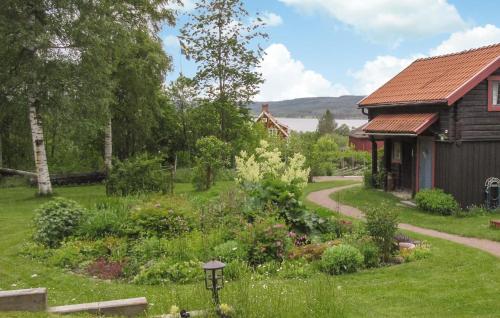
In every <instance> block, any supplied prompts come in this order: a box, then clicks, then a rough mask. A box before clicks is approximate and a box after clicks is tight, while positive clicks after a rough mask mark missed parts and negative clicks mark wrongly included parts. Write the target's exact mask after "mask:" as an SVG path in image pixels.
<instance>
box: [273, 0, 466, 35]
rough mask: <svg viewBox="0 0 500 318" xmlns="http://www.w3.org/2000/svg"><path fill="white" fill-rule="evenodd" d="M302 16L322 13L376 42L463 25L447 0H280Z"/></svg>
mask: <svg viewBox="0 0 500 318" xmlns="http://www.w3.org/2000/svg"><path fill="white" fill-rule="evenodd" d="M280 1H281V2H283V3H285V4H287V5H290V6H293V7H295V8H297V9H299V10H303V11H304V12H305V13H312V12H316V11H317V12H325V13H327V14H329V15H330V16H332V17H334V18H335V19H337V20H339V21H341V22H343V23H345V24H347V25H349V26H351V27H353V28H354V29H355V30H357V31H359V32H361V33H363V34H366V35H368V37H369V38H371V39H373V40H375V41H383V42H388V41H391V42H392V44H393V45H394V44H397V43H399V42H400V41H402V40H404V39H405V38H409V37H414V36H429V35H435V34H439V33H446V32H453V31H456V30H459V29H462V28H464V27H465V26H466V23H465V22H464V21H463V19H462V17H461V16H460V14H459V13H458V11H457V9H456V8H455V6H453V5H451V4H449V3H448V2H447V1H446V0H369V1H367V0H349V1H345V0H280Z"/></svg>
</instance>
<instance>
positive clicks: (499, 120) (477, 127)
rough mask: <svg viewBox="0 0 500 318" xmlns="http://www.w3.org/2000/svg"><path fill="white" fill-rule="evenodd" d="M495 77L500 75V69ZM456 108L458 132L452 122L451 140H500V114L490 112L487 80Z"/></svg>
mask: <svg viewBox="0 0 500 318" xmlns="http://www.w3.org/2000/svg"><path fill="white" fill-rule="evenodd" d="M493 75H500V69H499V70H497V71H496V72H495V73H494V74H493ZM455 107H456V110H453V111H456V115H455V116H456V130H455V129H453V122H452V123H451V124H452V125H451V128H452V129H450V139H451V140H455V139H456V140H464V141H465V140H467V141H469V140H470V141H473V140H500V112H491V111H488V81H487V80H484V81H482V82H481V83H480V84H479V85H477V86H476V87H474V88H473V89H472V90H471V91H469V92H468V93H467V94H465V95H464V97H462V98H461V99H460V100H459V101H458V102H457V104H456V106H455ZM453 111H452V112H451V116H452V117H451V118H452V119H454V117H453ZM453 121H454V120H453Z"/></svg>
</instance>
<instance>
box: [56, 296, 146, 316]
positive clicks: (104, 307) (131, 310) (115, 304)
mask: <svg viewBox="0 0 500 318" xmlns="http://www.w3.org/2000/svg"><path fill="white" fill-rule="evenodd" d="M147 308H148V301H147V300H146V297H139V298H129V299H119V300H111V301H101V302H96V303H87V304H76V305H66V306H57V307H51V308H49V310H48V311H49V312H50V313H55V314H62V315H63V314H74V313H91V314H96V315H103V316H126V317H134V316H137V315H140V314H143V313H144V312H145V311H146V310H147Z"/></svg>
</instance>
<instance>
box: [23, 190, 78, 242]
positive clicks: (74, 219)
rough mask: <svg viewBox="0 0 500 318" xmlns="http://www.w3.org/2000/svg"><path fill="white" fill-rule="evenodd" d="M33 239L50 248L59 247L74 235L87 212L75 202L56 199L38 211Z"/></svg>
mask: <svg viewBox="0 0 500 318" xmlns="http://www.w3.org/2000/svg"><path fill="white" fill-rule="evenodd" d="M35 212H36V215H35V219H34V226H35V232H34V234H33V239H34V240H35V241H36V242H38V243H41V244H43V245H45V246H48V247H57V246H59V244H60V243H61V242H62V241H63V240H64V239H65V238H67V237H69V236H71V235H73V234H74V233H75V231H76V229H77V228H78V226H79V225H80V222H81V220H82V216H83V215H84V213H85V210H84V209H83V208H82V207H81V206H80V205H79V204H78V203H76V202H75V201H72V200H67V199H63V198H56V199H54V200H52V201H50V202H47V203H45V204H44V205H42V206H41V207H40V208H38V209H37V210H36V211H35Z"/></svg>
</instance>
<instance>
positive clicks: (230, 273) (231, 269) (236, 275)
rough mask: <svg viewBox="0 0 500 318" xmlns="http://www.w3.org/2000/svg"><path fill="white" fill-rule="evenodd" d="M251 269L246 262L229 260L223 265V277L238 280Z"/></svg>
mask: <svg viewBox="0 0 500 318" xmlns="http://www.w3.org/2000/svg"><path fill="white" fill-rule="evenodd" d="M250 273H251V269H250V267H249V266H248V264H247V262H245V261H242V260H239V259H235V260H232V261H230V262H229V263H227V264H226V267H224V278H225V279H227V280H238V279H242V278H244V277H246V276H248V275H249V274H250Z"/></svg>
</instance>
